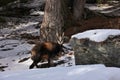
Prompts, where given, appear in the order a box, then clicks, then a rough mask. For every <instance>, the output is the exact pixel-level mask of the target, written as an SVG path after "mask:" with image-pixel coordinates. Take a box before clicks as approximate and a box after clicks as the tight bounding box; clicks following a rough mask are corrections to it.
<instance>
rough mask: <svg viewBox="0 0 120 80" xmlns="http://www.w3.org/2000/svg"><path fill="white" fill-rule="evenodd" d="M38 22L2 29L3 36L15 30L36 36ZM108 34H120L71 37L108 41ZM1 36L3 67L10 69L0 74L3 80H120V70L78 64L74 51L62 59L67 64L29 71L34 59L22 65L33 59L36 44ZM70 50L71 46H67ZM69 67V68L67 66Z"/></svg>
mask: <svg viewBox="0 0 120 80" xmlns="http://www.w3.org/2000/svg"><path fill="white" fill-rule="evenodd" d="M36 24H37V23H32V22H30V23H27V24H20V25H19V26H16V28H15V29H7V28H6V29H2V30H1V35H5V34H9V32H10V33H11V32H12V31H19V32H21V33H23V32H25V33H30V34H33V33H34V32H37V31H36V30H37V29H35V28H34V25H36ZM109 35H120V30H117V29H97V30H89V31H85V32H82V33H78V34H75V35H73V36H72V38H78V39H82V38H89V39H90V40H93V41H96V42H100V41H104V40H106V39H107V38H108V36H109ZM4 37H5V36H0V66H7V67H6V68H4V70H5V71H3V72H2V71H1V72H0V80H35V79H36V80H120V68H116V67H106V66H104V65H103V64H93V65H75V57H74V51H70V52H69V54H71V53H73V55H69V54H66V55H65V56H63V57H61V58H60V60H65V61H66V63H65V64H61V65H58V66H56V67H50V68H34V69H29V66H30V64H31V63H32V60H31V59H30V58H29V59H28V60H26V61H24V62H21V63H19V61H20V60H21V59H23V58H28V57H30V53H29V51H30V50H31V49H32V47H33V46H34V45H30V44H28V43H27V42H26V41H25V40H20V39H7V38H5V39H2V38H4ZM64 46H67V47H69V44H64ZM69 48H70V47H69ZM7 49H8V50H7ZM68 64H69V65H68Z"/></svg>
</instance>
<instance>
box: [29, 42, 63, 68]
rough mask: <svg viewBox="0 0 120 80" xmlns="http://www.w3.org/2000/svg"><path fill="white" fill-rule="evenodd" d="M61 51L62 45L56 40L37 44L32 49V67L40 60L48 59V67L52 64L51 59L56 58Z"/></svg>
mask: <svg viewBox="0 0 120 80" xmlns="http://www.w3.org/2000/svg"><path fill="white" fill-rule="evenodd" d="M61 52H64V51H63V47H62V45H60V44H58V43H54V42H44V43H41V44H40V43H38V44H36V45H35V46H34V47H33V49H32V50H31V59H32V60H33V63H32V64H31V65H30V67H29V68H30V69H32V68H34V66H36V67H37V68H39V66H38V65H37V64H38V63H39V62H41V61H43V60H47V61H48V67H50V66H52V63H51V60H52V59H54V58H55V57H57V56H60V55H61Z"/></svg>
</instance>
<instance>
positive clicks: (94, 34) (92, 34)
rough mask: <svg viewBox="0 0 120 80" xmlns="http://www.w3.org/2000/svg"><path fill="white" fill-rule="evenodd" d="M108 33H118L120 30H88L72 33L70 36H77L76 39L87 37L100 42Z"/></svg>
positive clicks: (119, 33)
mask: <svg viewBox="0 0 120 80" xmlns="http://www.w3.org/2000/svg"><path fill="white" fill-rule="evenodd" d="M110 35H120V30H118V29H96V30H88V31H85V32H82V33H78V34H75V35H72V38H77V39H84V38H88V39H90V40H92V41H95V42H102V41H105V40H106V39H107V38H108V36H110Z"/></svg>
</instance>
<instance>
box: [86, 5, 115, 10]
mask: <svg viewBox="0 0 120 80" xmlns="http://www.w3.org/2000/svg"><path fill="white" fill-rule="evenodd" d="M85 7H87V8H88V9H90V10H105V9H108V8H112V7H113V6H109V5H108V6H101V7H99V6H97V5H93V4H86V5H85Z"/></svg>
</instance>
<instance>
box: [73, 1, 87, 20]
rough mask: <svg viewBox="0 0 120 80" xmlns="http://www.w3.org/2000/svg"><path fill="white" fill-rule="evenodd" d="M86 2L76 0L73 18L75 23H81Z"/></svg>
mask: <svg viewBox="0 0 120 80" xmlns="http://www.w3.org/2000/svg"><path fill="white" fill-rule="evenodd" d="M85 1H86V0H74V3H73V17H74V20H75V21H80V20H81V19H82V16H83V13H84V5H85Z"/></svg>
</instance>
